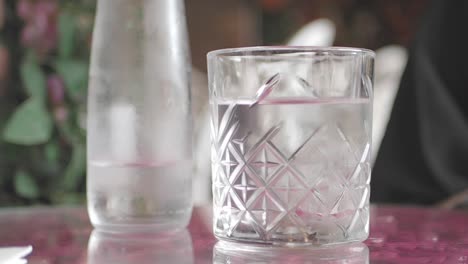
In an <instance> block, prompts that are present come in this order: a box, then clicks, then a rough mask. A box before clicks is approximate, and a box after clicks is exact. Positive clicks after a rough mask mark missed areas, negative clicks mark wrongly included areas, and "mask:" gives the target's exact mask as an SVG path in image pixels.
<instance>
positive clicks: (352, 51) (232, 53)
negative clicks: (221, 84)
mask: <svg viewBox="0 0 468 264" xmlns="http://www.w3.org/2000/svg"><path fill="white" fill-rule="evenodd" d="M255 52H274V53H273V54H255ZM317 52H326V53H331V55H343V54H344V55H369V56H371V57H372V58H375V52H374V51H373V50H370V49H365V48H355V47H340V46H327V47H321V46H252V47H239V48H226V49H217V50H212V51H210V52H208V53H207V58H208V59H211V58H214V57H219V56H229V57H243V56H254V57H257V56H258V57H262V56H263V57H268V56H275V55H282V54H291V53H317Z"/></svg>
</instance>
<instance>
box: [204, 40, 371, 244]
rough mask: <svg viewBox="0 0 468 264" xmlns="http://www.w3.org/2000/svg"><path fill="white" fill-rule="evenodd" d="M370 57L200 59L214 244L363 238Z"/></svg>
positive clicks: (253, 51) (329, 52) (234, 52)
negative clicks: (206, 96)
mask: <svg viewBox="0 0 468 264" xmlns="http://www.w3.org/2000/svg"><path fill="white" fill-rule="evenodd" d="M373 62H374V53H373V52H372V51H370V50H365V49H358V48H340V47H330V48H316V47H252V48H238V49H225V50H217V51H212V52H210V53H208V76H209V86H210V88H209V92H210V108H211V141H212V155H211V156H212V175H213V185H212V189H213V207H214V223H213V225H214V234H215V235H216V236H217V237H218V238H220V239H225V240H231V241H244V242H254V243H264V244H274V245H286V246H295V245H327V244H339V243H344V242H351V241H363V240H365V239H366V238H367V236H368V233H369V191H370V190H369V183H370V174H371V166H370V154H371V153H370V151H371V141H372V140H371V134H372V131H371V129H372V98H373V96H372V93H373V91H372V83H373Z"/></svg>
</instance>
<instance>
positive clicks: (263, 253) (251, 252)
mask: <svg viewBox="0 0 468 264" xmlns="http://www.w3.org/2000/svg"><path fill="white" fill-rule="evenodd" d="M231 263H232V264H234V263H269V264H283V263H304V264H306V263H309V264H310V263H313V264H368V263H369V248H368V247H367V246H366V245H365V244H364V243H348V244H345V245H342V246H334V247H320V248H314V247H295V248H278V247H271V246H265V245H252V244H240V243H230V242H224V241H220V242H218V243H216V245H215V246H214V248H213V264H231Z"/></svg>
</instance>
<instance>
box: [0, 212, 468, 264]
mask: <svg viewBox="0 0 468 264" xmlns="http://www.w3.org/2000/svg"><path fill="white" fill-rule="evenodd" d="M371 219H372V220H371V235H370V237H369V239H368V240H367V241H366V242H365V243H355V244H349V245H346V246H341V247H332V248H325V249H292V250H284V249H278V248H276V249H270V248H256V249H254V248H251V247H244V246H238V247H237V248H233V246H232V245H226V244H222V243H216V242H217V241H216V239H215V238H214V237H213V235H212V233H211V230H210V229H211V210H210V209H209V208H195V210H194V213H193V216H192V220H191V222H190V225H189V227H188V229H187V230H183V231H180V232H177V233H172V234H159V235H150V234H148V235H146V236H144V237H131V236H118V235H106V234H101V233H98V232H92V227H91V225H90V224H89V220H88V216H87V213H86V210H85V209H84V208H34V209H32V208H28V209H26V208H24V209H0V246H22V245H29V244H31V245H33V247H34V250H33V253H32V255H30V256H29V258H28V260H29V262H28V263H29V264H61V263H67V264H85V263H93V264H98V263H99V264H103V263H105V264H113V263H117V264H120V263H125V264H127V263H231V264H234V263H468V212H466V211H445V210H438V209H430V208H416V207H396V206H374V207H372V209H371Z"/></svg>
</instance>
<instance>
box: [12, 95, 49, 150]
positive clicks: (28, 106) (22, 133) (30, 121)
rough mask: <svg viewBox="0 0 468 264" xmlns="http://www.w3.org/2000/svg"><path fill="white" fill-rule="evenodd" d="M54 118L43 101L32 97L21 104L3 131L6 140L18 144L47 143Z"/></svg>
mask: <svg viewBox="0 0 468 264" xmlns="http://www.w3.org/2000/svg"><path fill="white" fill-rule="evenodd" d="M52 126H53V124H52V119H51V118H50V114H49V112H47V109H46V108H45V106H44V104H43V103H42V101H40V100H39V99H36V98H31V99H29V100H27V101H25V102H24V103H23V104H21V105H20V106H19V107H18V108H17V110H16V111H15V113H14V114H13V116H12V117H11V118H10V120H9V121H8V124H7V125H6V128H5V130H4V133H3V139H4V140H5V141H6V142H9V143H13V144H18V145H26V146H28V145H36V144H41V143H45V142H47V141H48V140H49V139H50V136H51V134H52Z"/></svg>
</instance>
